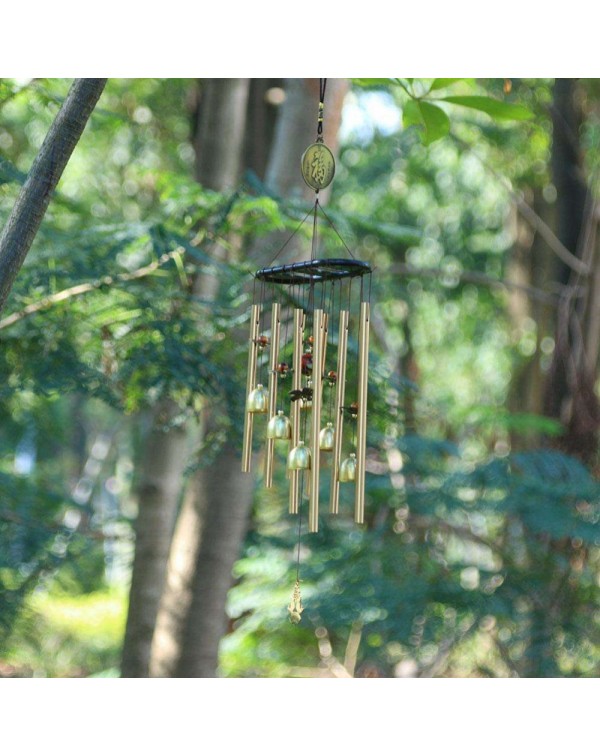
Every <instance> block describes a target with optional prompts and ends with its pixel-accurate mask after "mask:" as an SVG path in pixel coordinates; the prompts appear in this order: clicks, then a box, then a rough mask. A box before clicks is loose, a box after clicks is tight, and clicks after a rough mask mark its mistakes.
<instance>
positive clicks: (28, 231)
mask: <svg viewBox="0 0 600 756" xmlns="http://www.w3.org/2000/svg"><path fill="white" fill-rule="evenodd" d="M105 84H106V79H75V82H74V83H73V86H72V87H71V89H70V90H69V93H68V94H67V97H66V98H65V101H64V103H63V105H62V107H61V109H60V110H59V112H58V114H57V116H56V118H55V119H54V122H53V123H52V126H50V129H49V130H48V133H47V135H46V138H45V139H44V143H43V144H42V146H41V147H40V151H39V152H38V154H37V157H36V159H35V160H34V162H33V165H32V167H31V170H30V171H29V175H28V176H27V180H26V181H25V183H24V184H23V186H22V187H21V191H20V193H19V196H18V197H17V200H16V202H15V204H14V207H13V209H12V211H11V213H10V215H9V217H8V220H7V222H6V225H5V226H4V229H3V231H2V235H1V236H0V310H1V309H2V308H3V307H4V303H5V302H6V299H7V297H8V295H9V293H10V290H11V288H12V285H13V283H14V280H15V278H16V276H17V274H18V272H19V270H20V269H21V266H22V265H23V262H24V261H25V258H26V256H27V253H28V252H29V250H30V248H31V245H32V243H33V240H34V239H35V236H36V234H37V232H38V229H39V227H40V225H41V223H42V220H43V218H44V215H45V213H46V209H47V208H48V205H49V203H50V199H51V197H52V193H53V192H54V190H55V188H56V185H57V184H58V182H59V180H60V177H61V176H62V174H63V171H64V169H65V167H66V165H67V163H68V161H69V158H70V157H71V154H72V153H73V150H74V149H75V146H76V144H77V142H78V141H79V138H80V137H81V135H82V133H83V130H84V129H85V126H86V124H87V122H88V119H89V117H90V115H91V113H92V111H93V109H94V107H95V105H96V103H97V102H98V99H99V98H100V95H101V94H102V91H103V89H104V86H105Z"/></svg>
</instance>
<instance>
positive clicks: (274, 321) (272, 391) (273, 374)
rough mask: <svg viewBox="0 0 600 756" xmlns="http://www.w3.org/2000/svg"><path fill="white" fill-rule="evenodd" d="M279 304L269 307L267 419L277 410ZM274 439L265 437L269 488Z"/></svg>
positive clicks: (268, 485) (270, 484)
mask: <svg viewBox="0 0 600 756" xmlns="http://www.w3.org/2000/svg"><path fill="white" fill-rule="evenodd" d="M279 309H280V308H279V304H278V303H277V302H273V306H272V308H271V354H270V357H271V359H270V366H269V420H270V419H271V418H272V417H273V416H274V415H275V413H276V411H277V363H278V361H279V330H280V322H279ZM274 446H275V440H274V439H273V438H267V448H266V450H265V486H266V488H271V487H272V485H273V449H274Z"/></svg>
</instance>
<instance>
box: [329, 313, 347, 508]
mask: <svg viewBox="0 0 600 756" xmlns="http://www.w3.org/2000/svg"><path fill="white" fill-rule="evenodd" d="M348 316H349V312H348V310H340V324H339V334H338V361H337V382H336V393H335V410H334V414H333V427H334V436H333V458H332V462H331V489H330V499H329V511H330V513H331V514H337V513H338V512H339V505H340V481H339V480H338V473H339V469H340V463H341V456H342V435H343V431H344V410H343V409H342V407H343V406H344V395H345V387H346V357H347V352H348Z"/></svg>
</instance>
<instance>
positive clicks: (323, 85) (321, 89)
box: [317, 79, 327, 191]
mask: <svg viewBox="0 0 600 756" xmlns="http://www.w3.org/2000/svg"><path fill="white" fill-rule="evenodd" d="M326 88H327V79H319V115H318V117H317V142H322V141H323V111H324V110H325V89H326ZM317 191H318V189H317Z"/></svg>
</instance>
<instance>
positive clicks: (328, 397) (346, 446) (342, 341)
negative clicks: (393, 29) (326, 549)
mask: <svg viewBox="0 0 600 756" xmlns="http://www.w3.org/2000/svg"><path fill="white" fill-rule="evenodd" d="M326 81H327V80H326V79H321V92H320V94H321V96H320V102H319V114H318V122H317V139H316V142H315V143H313V144H311V145H310V146H309V147H308V148H307V150H306V151H305V153H304V155H303V156H302V163H301V169H302V176H303V178H304V180H305V182H306V183H307V184H308V186H310V187H311V188H312V189H314V191H315V201H314V207H312V208H311V210H310V211H309V212H308V213H307V215H306V216H305V217H304V219H303V220H302V222H301V223H300V225H299V226H298V227H297V228H296V230H295V231H294V233H293V234H292V236H291V237H290V238H289V239H288V240H287V241H286V242H285V244H284V245H283V247H282V248H281V249H280V250H279V252H278V253H277V255H276V256H275V259H276V258H277V257H279V255H280V253H281V252H282V251H283V249H284V248H285V247H286V246H287V244H288V243H289V242H290V241H291V239H292V238H293V237H294V236H295V235H296V233H297V232H298V231H299V230H300V228H301V227H302V226H303V225H304V223H305V222H306V221H307V219H308V218H309V217H310V216H312V237H311V248H310V249H311V254H310V259H308V260H306V259H305V260H299V261H296V262H291V263H288V264H284V265H273V264H271V266H270V267H267V268H262V269H260V270H258V271H257V272H256V273H255V286H254V300H253V304H252V310H251V314H250V338H249V347H250V348H249V354H248V376H247V393H246V396H247V400H246V413H245V421H244V441H243V452H242V471H243V472H250V469H251V460H252V436H253V431H254V423H255V419H258V417H257V416H260V415H266V416H267V421H266V423H265V425H266V432H265V431H262V432H263V433H264V434H265V451H264V484H265V486H266V487H267V488H272V486H273V469H274V464H275V445H276V444H281V445H283V446H284V447H285V448H286V458H287V465H286V474H287V480H288V486H289V512H290V514H292V515H300V508H301V501H302V499H303V496H304V494H305V493H306V494H307V496H308V531H309V533H316V532H317V531H318V528H319V505H320V501H319V494H320V479H321V472H322V469H323V471H324V470H325V469H326V468H329V471H330V473H329V512H330V513H331V514H334V515H335V514H338V512H339V498H340V484H342V483H354V519H355V522H356V523H359V524H361V523H363V522H364V514H365V461H366V433H367V389H368V363H369V317H370V312H369V297H370V281H371V266H370V265H369V264H368V263H366V262H363V261H361V260H357V259H355V258H354V256H353V255H352V252H351V251H350V250H349V249H348V247H347V246H346V244H345V242H344V241H343V239H342V237H341V236H340V235H339V233H338V231H337V229H336V228H335V226H334V224H333V223H332V221H331V219H330V218H329V216H328V215H327V214H326V213H325V211H324V209H323V208H322V206H321V205H320V203H319V191H320V190H321V189H324V188H325V187H327V186H328V185H329V184H330V183H331V181H332V179H333V176H334V173H335V160H334V157H333V154H332V153H331V151H330V150H329V148H328V147H327V146H326V145H325V144H323V110H324V104H323V100H324V96H325V86H326ZM320 216H322V217H323V218H324V219H325V221H326V222H327V224H328V225H329V226H330V227H331V228H332V229H333V231H334V232H335V233H336V234H337V236H338V238H339V240H340V241H341V242H342V244H343V245H344V247H345V249H346V251H347V252H348V253H349V255H350V257H349V258H336V259H324V258H320V257H318V255H317V251H318V243H319V238H318V222H319V218H320ZM273 262H274V261H273ZM367 276H368V286H365V285H364V281H365V277H367ZM257 290H258V292H257ZM269 306H270V307H269ZM269 309H270V313H269ZM269 315H270V317H269ZM267 320H268V321H269V322H268V323H267ZM290 331H291V333H290ZM349 338H351V339H352V338H354V339H356V342H357V345H358V348H357V364H356V371H355V374H354V371H350V372H349V371H348V370H347V368H348V361H349V357H350V358H351V359H353V358H354V355H352V354H351V355H349V353H348V343H349ZM328 347H329V349H328ZM336 348H337V355H336V354H335V350H336ZM347 375H352V376H353V377H352V378H351V379H349V381H347ZM348 382H350V383H351V384H352V385H347V383H348ZM286 445H287V446H286ZM329 458H330V459H331V463H330V464H327V463H328V462H329ZM300 528H301V522H300V520H299V523H298V533H299V536H300ZM299 554H300V543H298V564H299ZM296 578H297V579H296V584H295V586H294V592H293V596H292V601H291V603H290V605H289V606H288V611H289V615H290V620H291V621H292V622H294V623H297V622H299V621H300V616H301V613H302V611H303V608H302V601H301V597H300V581H299V569H298V570H297V575H296Z"/></svg>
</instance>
